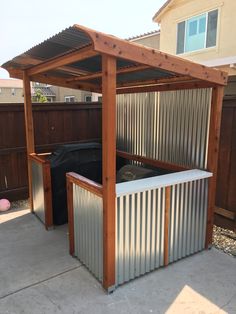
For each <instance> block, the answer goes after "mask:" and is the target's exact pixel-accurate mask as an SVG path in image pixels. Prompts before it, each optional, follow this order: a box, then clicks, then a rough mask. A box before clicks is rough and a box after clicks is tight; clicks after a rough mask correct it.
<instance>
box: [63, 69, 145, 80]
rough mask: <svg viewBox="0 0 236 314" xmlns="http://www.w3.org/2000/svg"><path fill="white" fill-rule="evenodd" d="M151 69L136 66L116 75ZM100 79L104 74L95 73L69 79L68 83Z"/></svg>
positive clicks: (120, 71)
mask: <svg viewBox="0 0 236 314" xmlns="http://www.w3.org/2000/svg"><path fill="white" fill-rule="evenodd" d="M149 68H150V67H149V66H147V65H136V66H132V67H127V68H123V69H120V70H117V71H116V74H117V75H118V74H125V73H132V72H138V71H143V70H147V69H149ZM100 77H102V72H97V73H93V74H89V75H82V76H79V77H73V78H71V79H69V80H68V82H74V81H86V80H92V79H95V78H100Z"/></svg>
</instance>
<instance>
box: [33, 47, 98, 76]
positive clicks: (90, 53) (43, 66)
mask: <svg viewBox="0 0 236 314" xmlns="http://www.w3.org/2000/svg"><path fill="white" fill-rule="evenodd" d="M97 54H98V53H97V52H96V51H94V49H93V48H92V46H88V47H85V48H82V49H79V50H76V51H73V52H70V53H67V54H65V55H62V56H59V57H56V58H52V59H49V60H48V61H45V62H43V63H40V64H38V65H35V66H33V67H32V68H30V69H28V70H27V74H28V76H32V75H35V74H39V73H43V72H47V71H50V70H52V69H57V68H59V67H62V66H65V65H67V64H70V63H74V62H77V61H80V60H84V59H87V58H90V57H94V56H96V55H97Z"/></svg>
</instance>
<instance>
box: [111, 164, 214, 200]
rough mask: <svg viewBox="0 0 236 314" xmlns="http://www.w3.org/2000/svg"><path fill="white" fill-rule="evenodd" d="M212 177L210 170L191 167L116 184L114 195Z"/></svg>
mask: <svg viewBox="0 0 236 314" xmlns="http://www.w3.org/2000/svg"><path fill="white" fill-rule="evenodd" d="M209 177H212V173H211V172H207V171H203V170H198V169H193V170H186V171H180V172H174V173H169V174H164V175H161V176H157V177H151V178H146V179H141V180H134V181H129V182H122V183H117V184H116V196H121V195H127V194H133V193H138V192H143V191H148V190H154V189H158V188H162V187H166V186H170V185H175V184H179V183H184V182H191V181H195V180H200V179H205V178H209Z"/></svg>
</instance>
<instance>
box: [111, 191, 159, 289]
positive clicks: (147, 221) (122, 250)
mask: <svg viewBox="0 0 236 314" xmlns="http://www.w3.org/2000/svg"><path fill="white" fill-rule="evenodd" d="M164 193H165V189H164V188H160V189H156V190H150V191H146V192H140V193H135V194H130V195H125V196H120V197H117V202H116V285H119V284H122V283H124V282H126V281H129V280H131V279H133V278H135V277H138V276H140V275H143V274H145V273H147V272H150V271H151V270H153V269H155V268H158V267H160V266H163V253H164V242H163V240H164V238H163V237H164V234H163V233H164V208H165V194H164Z"/></svg>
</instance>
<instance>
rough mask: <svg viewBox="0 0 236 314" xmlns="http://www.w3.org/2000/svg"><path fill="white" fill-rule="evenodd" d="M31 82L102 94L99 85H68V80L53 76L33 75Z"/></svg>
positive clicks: (80, 83)
mask: <svg viewBox="0 0 236 314" xmlns="http://www.w3.org/2000/svg"><path fill="white" fill-rule="evenodd" d="M31 80H32V81H34V82H40V83H46V84H51V85H56V86H62V87H66V88H73V89H81V90H86V91H91V92H96V93H101V92H102V90H101V87H100V86H99V85H95V84H91V83H87V82H86V83H82V82H79V83H76V82H70V83H68V82H67V81H66V79H64V78H60V77H55V76H52V75H48V74H37V75H33V76H32V77H31Z"/></svg>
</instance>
